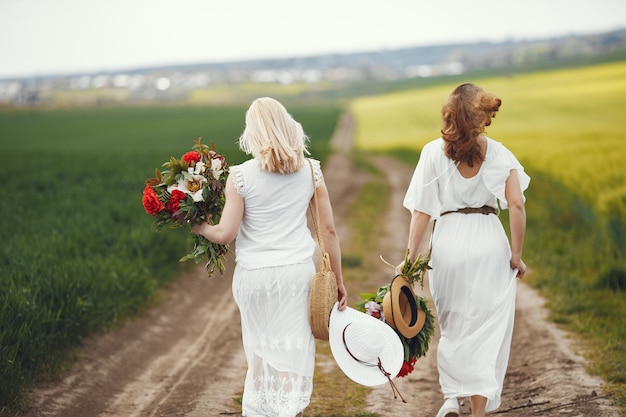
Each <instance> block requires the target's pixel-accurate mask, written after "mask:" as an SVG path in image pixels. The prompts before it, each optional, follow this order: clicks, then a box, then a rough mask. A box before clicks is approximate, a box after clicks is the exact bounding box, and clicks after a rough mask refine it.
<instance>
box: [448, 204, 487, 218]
mask: <svg viewBox="0 0 626 417" xmlns="http://www.w3.org/2000/svg"><path fill="white" fill-rule="evenodd" d="M450 213H463V214H470V213H480V214H496V209H495V208H493V207H491V206H482V207H463V208H460V209H458V210H450V211H444V212H443V213H441V215H442V216H445V215H446V214H450Z"/></svg>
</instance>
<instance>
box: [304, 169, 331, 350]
mask: <svg viewBox="0 0 626 417" xmlns="http://www.w3.org/2000/svg"><path fill="white" fill-rule="evenodd" d="M309 164H311V161H309ZM311 177H312V178H313V201H314V203H315V204H314V206H315V211H314V210H313V207H312V206H311V205H309V210H310V211H311V218H312V221H313V226H314V228H315V236H316V238H317V244H318V245H319V248H320V264H319V267H318V269H317V272H316V273H315V275H313V280H312V281H311V291H310V293H309V322H310V324H311V331H312V332H313V336H315V338H316V339H320V340H328V324H329V320H330V312H331V311H332V309H333V306H334V305H335V303H336V302H337V279H336V277H335V273H334V272H333V271H332V269H331V267H330V256H329V255H328V252H326V251H325V250H324V242H323V240H322V236H321V231H320V217H319V216H320V215H319V207H318V204H317V191H316V187H315V177H314V175H313V166H312V165H311Z"/></svg>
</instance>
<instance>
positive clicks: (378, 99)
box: [350, 62, 626, 412]
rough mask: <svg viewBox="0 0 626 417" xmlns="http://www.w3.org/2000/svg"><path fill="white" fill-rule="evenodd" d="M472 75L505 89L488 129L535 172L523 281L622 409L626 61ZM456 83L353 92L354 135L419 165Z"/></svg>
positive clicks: (625, 393) (366, 145)
mask: <svg viewBox="0 0 626 417" xmlns="http://www.w3.org/2000/svg"><path fill="white" fill-rule="evenodd" d="M467 81H470V82H475V83H476V84H478V85H480V86H482V87H483V88H485V89H486V90H488V91H491V92H493V93H495V94H497V95H498V96H500V97H501V98H502V101H503V104H502V107H501V109H500V112H499V113H498V115H497V117H496V118H495V119H494V122H493V124H492V126H490V127H489V128H488V131H487V135H488V136H490V137H492V138H494V139H496V140H498V141H501V142H503V143H504V144H505V145H506V146H507V147H508V148H509V149H511V150H512V151H513V152H514V153H515V154H516V155H517V157H518V158H519V159H520V161H521V162H522V164H523V165H524V166H525V168H526V170H527V171H528V172H529V174H530V176H531V177H532V181H531V186H530V188H529V190H528V192H527V199H528V201H527V216H528V230H527V235H526V242H525V258H526V261H527V264H528V265H529V266H530V268H532V273H531V274H530V276H529V278H528V281H530V282H531V283H532V285H534V286H536V287H537V288H539V289H540V290H541V291H542V293H543V294H544V295H545V296H546V297H547V298H548V300H549V306H550V308H551V311H552V319H553V320H555V321H556V322H558V323H561V324H563V325H564V326H566V327H567V328H568V329H570V330H573V331H574V332H575V333H576V334H578V335H579V336H580V339H579V340H578V344H577V345H578V346H580V347H581V350H582V351H583V352H584V353H585V355H586V356H587V357H589V358H590V359H591V368H592V369H591V370H592V372H594V373H597V374H599V375H601V376H602V377H603V378H604V379H605V380H606V381H607V382H608V384H609V391H610V392H612V393H613V394H614V397H615V400H616V401H617V402H618V404H620V405H621V407H622V408H623V410H624V411H625V412H626V388H624V387H625V383H626V326H625V325H624V323H623V317H626V302H625V301H626V260H625V259H624V258H625V257H624V254H625V253H626V230H625V229H626V170H625V169H624V167H623V161H624V160H626V133H625V130H624V128H623V114H624V109H626V62H619V63H611V64H603V65H597V66H589V67H583V68H577V69H567V70H554V71H548V72H537V73H532V74H526V75H517V76H514V77H493V78H484V79H478V80H467ZM455 86H456V83H455V84H444V85H437V86H434V87H428V88H423V89H414V90H407V91H402V92H397V93H393V94H388V95H382V96H373V97H364V98H358V99H355V100H354V101H353V102H352V103H351V107H350V108H351V111H352V112H353V113H354V116H355V118H356V120H357V126H358V132H357V138H356V143H357V146H358V147H359V148H360V149H362V150H367V151H370V152H392V153H393V154H394V155H396V156H399V157H400V158H402V159H403V160H404V161H405V162H407V163H409V164H411V165H413V166H414V165H415V163H416V162H417V159H418V155H419V149H421V147H422V146H423V145H424V144H426V143H427V142H428V141H430V140H432V139H435V138H437V137H439V136H440V133H439V129H440V109H441V105H442V103H443V101H444V100H445V99H446V97H447V96H448V94H449V93H450V92H451V91H452V90H453V88H454V87H455ZM399 150H400V151H399ZM505 216H506V214H505ZM505 216H504V217H503V220H504V223H505V224H506V217H505Z"/></svg>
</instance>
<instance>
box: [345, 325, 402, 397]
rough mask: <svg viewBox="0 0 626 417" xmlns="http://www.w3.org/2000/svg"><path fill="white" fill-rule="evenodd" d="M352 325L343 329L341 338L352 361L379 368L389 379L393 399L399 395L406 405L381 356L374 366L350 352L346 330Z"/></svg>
mask: <svg viewBox="0 0 626 417" xmlns="http://www.w3.org/2000/svg"><path fill="white" fill-rule="evenodd" d="M350 324H352V323H348V325H347V326H346V327H344V328H343V333H342V334H341V338H342V339H343V346H344V347H345V348H346V352H348V355H350V356H351V357H352V359H354V360H355V361H357V363H360V364H361V365H365V366H371V367H374V366H377V367H378V369H379V370H380V372H382V374H383V375H385V376H386V377H387V380H388V381H389V385H391V391H392V392H393V398H394V399H397V398H398V395H399V396H400V399H402V402H403V403H406V400H405V399H404V397H403V396H402V394H400V390H398V387H396V384H394V383H393V381H392V379H391V374H390V373H389V372H387V371H386V370H385V368H384V367H383V364H382V362H381V361H380V356H379V357H378V364H373V363H369V362H365V361H362V360H361V359H359V358H357V357H356V356H354V355H353V354H352V352H350V348H349V347H348V344H347V343H346V329H347V328H348V326H349V325H350ZM396 393H397V394H398V395H396Z"/></svg>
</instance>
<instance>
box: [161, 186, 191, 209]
mask: <svg viewBox="0 0 626 417" xmlns="http://www.w3.org/2000/svg"><path fill="white" fill-rule="evenodd" d="M185 198H187V194H185V193H183V192H182V191H180V190H172V197H170V201H169V202H168V203H167V206H165V208H167V211H169V212H170V213H172V214H174V213H176V212H177V211H178V209H179V208H180V202H181V201H182V200H184V199H185Z"/></svg>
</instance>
